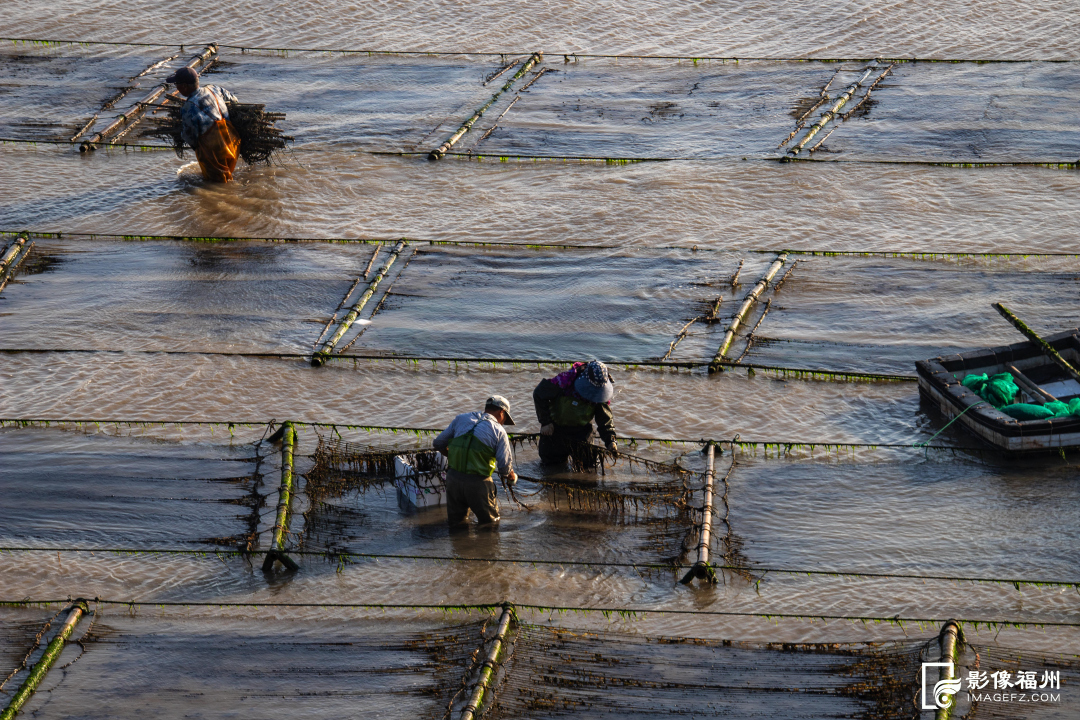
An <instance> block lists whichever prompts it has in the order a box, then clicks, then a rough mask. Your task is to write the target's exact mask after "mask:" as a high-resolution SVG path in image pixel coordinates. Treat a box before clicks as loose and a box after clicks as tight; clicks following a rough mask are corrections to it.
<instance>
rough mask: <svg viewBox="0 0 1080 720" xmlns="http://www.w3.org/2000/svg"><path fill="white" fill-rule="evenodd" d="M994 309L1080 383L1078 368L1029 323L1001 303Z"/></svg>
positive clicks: (996, 304)
mask: <svg viewBox="0 0 1080 720" xmlns="http://www.w3.org/2000/svg"><path fill="white" fill-rule="evenodd" d="M993 307H994V309H995V310H997V311H998V312H999V313H1001V316H1002V317H1003V318H1005V319H1006V320H1008V321H1009V322H1011V323H1012V324H1013V326H1014V327H1015V328H1016V329H1017V330H1019V331H1020V332H1021V333H1023V334H1024V336H1025V337H1026V338H1027V339H1028V340H1030V341H1031V342H1033V343H1035V345H1036V346H1037V347H1038V348H1039V349H1040V350H1042V351H1043V352H1044V353H1046V355H1047V357H1049V358H1050V359H1051V360H1053V361H1054V363H1056V364H1057V366H1058V367H1059V368H1061V369H1062V370H1064V371H1065V372H1066V373H1068V375H1069V377H1071V378H1072V379H1073V380H1076V381H1078V382H1080V372H1077V370H1076V368H1075V367H1073V366H1072V365H1071V364H1070V363H1069V361H1068V360H1066V359H1065V358H1063V357H1061V353H1059V352H1058V351H1057V350H1055V349H1054V346H1053V345H1051V344H1050V343H1048V342H1046V341H1045V340H1043V339H1042V337H1040V336H1039V334H1038V333H1036V332H1035V331H1034V330H1032V329H1031V328H1030V327H1028V326H1027V323H1025V322H1024V321H1023V320H1021V319H1020V318H1018V317H1016V315H1013V313H1012V311H1010V310H1009V309H1008V308H1007V307H1005V306H1004V305H1002V304H1001V303H994V305H993Z"/></svg>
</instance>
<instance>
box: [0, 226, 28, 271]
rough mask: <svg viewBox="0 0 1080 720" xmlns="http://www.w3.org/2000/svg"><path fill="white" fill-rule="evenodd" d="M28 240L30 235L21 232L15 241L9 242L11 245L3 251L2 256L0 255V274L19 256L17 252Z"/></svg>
mask: <svg viewBox="0 0 1080 720" xmlns="http://www.w3.org/2000/svg"><path fill="white" fill-rule="evenodd" d="M29 239H30V234H29V233H27V232H21V233H19V234H18V235H16V236H15V239H14V240H12V241H11V244H10V245H8V246H7V249H6V250H4V254H3V255H0V273H2V272H4V270H7V266H8V264H9V263H10V262H11V261H12V260H13V259H14V258H15V256H16V255H18V254H19V251H20V250H22V249H23V246H24V245H26V241H27V240H29Z"/></svg>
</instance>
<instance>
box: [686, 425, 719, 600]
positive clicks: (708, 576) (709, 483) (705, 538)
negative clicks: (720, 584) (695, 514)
mask: <svg viewBox="0 0 1080 720" xmlns="http://www.w3.org/2000/svg"><path fill="white" fill-rule="evenodd" d="M705 457H706V460H705V490H704V493H705V504H704V506H703V507H702V509H701V513H702V517H701V534H700V536H699V537H698V559H697V562H696V563H694V566H693V567H692V568H690V571H689V572H688V573H686V575H684V576H683V578H682V580H680V581H679V582H681V583H682V584H683V585H689V584H690V582H691V581H692V580H693V579H694V578H698V579H699V580H706V581H708V583H709V584H710V585H715V584H716V573H715V572H714V571H713V568H712V565H710V564H709V543H711V542H712V518H713V495H714V494H715V492H714V490H713V481H714V479H715V477H716V472H715V469H714V468H715V464H716V444H715V443H713V442H712V441H711V440H710V441H709V443H708V447H707V450H706V456H705Z"/></svg>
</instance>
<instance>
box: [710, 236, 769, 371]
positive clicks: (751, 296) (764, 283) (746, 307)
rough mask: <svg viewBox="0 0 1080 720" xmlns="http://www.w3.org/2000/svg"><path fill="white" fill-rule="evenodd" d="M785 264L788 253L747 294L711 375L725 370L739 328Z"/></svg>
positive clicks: (717, 356)
mask: <svg viewBox="0 0 1080 720" xmlns="http://www.w3.org/2000/svg"><path fill="white" fill-rule="evenodd" d="M785 262H787V253H786V252H782V253H780V254H779V255H777V256H776V260H774V261H773V263H772V265H770V266H769V269H768V270H766V271H765V274H764V275H763V276H762V277H761V279H760V280H758V281H757V283H756V284H755V285H754V287H753V289H752V290H751V291H750V292H749V293H747V294H746V298H745V299H744V300H743V303H742V305H741V306H740V307H739V310H738V312H736V313H735V317H734V318H732V320H731V325H730V326H728V329H727V332H726V333H724V341H723V342H722V343H720V349H719V350H717V351H716V355H715V356H714V357H713V359H712V362H711V363H710V364H709V372H710V373H715V372H720V371H722V370H723V367H722V364H723V362H724V360H726V359H727V352H728V350H729V349H731V342H732V340H734V339H735V333H736V332H738V330H739V326H740V325H742V323H743V320H745V319H746V315H747V313H749V312H750V308H752V307H753V306H754V303H756V302H757V299H758V298H759V297H760V296H761V293H763V292H764V291H765V288H766V287H768V285H769V283H770V282H772V279H773V278H774V277H776V273H778V272H780V268H782V267H783V266H784V263H785Z"/></svg>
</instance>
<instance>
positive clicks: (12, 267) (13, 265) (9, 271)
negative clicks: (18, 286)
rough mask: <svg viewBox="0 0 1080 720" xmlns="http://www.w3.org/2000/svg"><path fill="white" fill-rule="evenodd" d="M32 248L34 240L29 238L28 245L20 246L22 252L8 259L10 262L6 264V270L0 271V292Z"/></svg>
mask: <svg viewBox="0 0 1080 720" xmlns="http://www.w3.org/2000/svg"><path fill="white" fill-rule="evenodd" d="M12 244H14V243H12ZM33 249H34V241H32V240H31V241H30V244H29V245H24V246H22V254H21V255H19V256H18V257H16V258H15V259H14V260H12V261H10V264H9V265H8V266H7V268H6V270H4V271H0V292H3V291H4V288H6V287H7V284H8V281H9V280H11V278H13V277H15V271H16V270H18V269H19V266H20V265H22V262H23V260H25V259H26V257H27V256H28V255H29V254H30V251H31V250H33Z"/></svg>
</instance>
